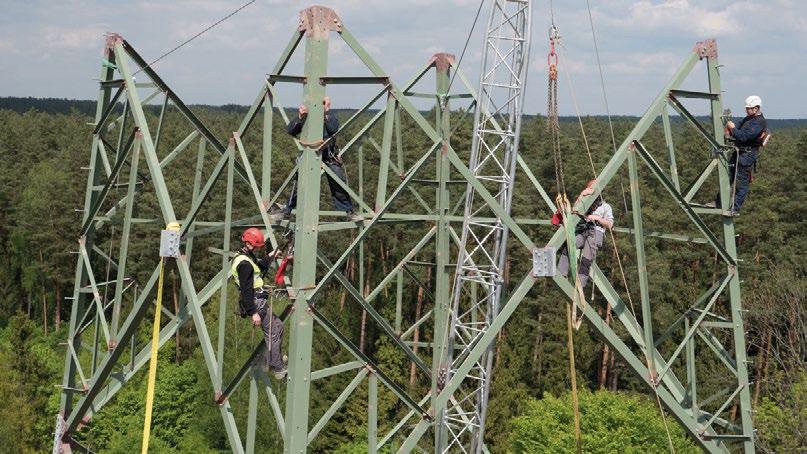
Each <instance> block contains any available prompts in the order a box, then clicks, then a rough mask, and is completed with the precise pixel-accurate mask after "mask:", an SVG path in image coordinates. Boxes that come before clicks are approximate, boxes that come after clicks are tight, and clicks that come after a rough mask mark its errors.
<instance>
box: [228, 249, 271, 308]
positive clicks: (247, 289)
mask: <svg viewBox="0 0 807 454" xmlns="http://www.w3.org/2000/svg"><path fill="white" fill-rule="evenodd" d="M239 253H240V254H244V255H246V256H248V257H249V258H250V259H252V260H253V261H254V262H255V263H256V264H257V265H258V268H260V269H261V272H266V270H268V269H269V264H270V263H271V259H269V258H262V259H260V260H259V259H257V258H256V257H255V254H253V253H252V252H250V251H245V250H244V249H242V250H241V251H239ZM236 271H238V290H239V292H240V297H239V298H238V304H239V305H240V306H241V314H242V315H243V316H252V315H253V314H254V313H255V312H257V311H258V308H257V306H255V289H253V288H252V283H253V281H254V276H253V275H252V274H253V270H252V265H251V264H250V263H249V262H248V261H246V260H244V261H243V262H241V263H239V264H238V267H237V268H236Z"/></svg>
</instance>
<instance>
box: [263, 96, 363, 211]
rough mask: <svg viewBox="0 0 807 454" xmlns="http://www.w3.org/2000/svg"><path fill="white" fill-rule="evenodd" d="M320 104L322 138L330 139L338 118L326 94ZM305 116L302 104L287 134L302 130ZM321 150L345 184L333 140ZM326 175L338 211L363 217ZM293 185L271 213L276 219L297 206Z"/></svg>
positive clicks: (336, 128) (331, 168) (306, 111)
mask: <svg viewBox="0 0 807 454" xmlns="http://www.w3.org/2000/svg"><path fill="white" fill-rule="evenodd" d="M322 104H323V105H324V106H325V124H324V127H323V131H322V139H323V140H324V141H327V140H328V139H331V137H333V135H334V134H336V132H337V131H338V130H339V119H337V118H336V115H333V114H331V113H330V109H331V100H330V98H328V97H327V96H326V97H325V98H324V99H323V101H322ZM307 118H308V110H307V109H306V107H305V106H304V105H302V106H300V108H299V109H298V115H297V118H295V119H293V120H292V121H291V122H289V126H288V127H287V128H286V131H287V132H288V133H289V135H292V136H294V137H297V136H298V135H299V134H300V132H302V130H303V125H304V124H305V121H306V119H307ZM321 151H322V162H323V163H324V164H325V165H326V166H328V168H329V169H330V170H331V172H333V174H334V175H336V176H337V177H338V178H339V179H340V180H342V181H343V182H344V183H345V184H347V175H346V174H345V169H344V167H343V165H342V158H341V157H340V156H339V147H337V146H336V142H335V140H330V141H329V142H328V144H327V145H326V146H325V148H323V149H322V150H321ZM326 176H327V177H328V187H329V188H330V190H331V198H332V199H333V205H334V207H335V208H336V209H337V210H339V211H344V212H345V213H346V214H347V218H348V220H350V221H354V222H356V221H361V220H362V219H363V218H362V217H361V216H359V215H356V214H355V213H354V212H353V203H352V202H351V200H350V196H349V195H348V193H347V192H346V191H345V190H344V189H342V187H341V186H339V183H337V182H336V180H334V179H333V178H332V177H331V176H330V175H326ZM294 185H295V187H294V188H293V189H292V192H291V197H289V202H288V203H287V204H286V205H285V206H282V207H281V208H280V210H279V211H277V212H275V213H273V217H275V218H276V219H283V218H285V217H286V216H288V215H289V214H291V211H292V210H293V209H294V208H295V207H296V206H297V182H295V184H294Z"/></svg>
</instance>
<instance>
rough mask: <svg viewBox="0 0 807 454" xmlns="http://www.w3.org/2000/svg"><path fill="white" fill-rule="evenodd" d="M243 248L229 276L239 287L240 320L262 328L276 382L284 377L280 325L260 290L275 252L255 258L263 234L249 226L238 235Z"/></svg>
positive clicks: (261, 243)
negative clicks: (249, 319) (248, 320)
mask: <svg viewBox="0 0 807 454" xmlns="http://www.w3.org/2000/svg"><path fill="white" fill-rule="evenodd" d="M241 242H242V246H241V249H239V250H238V252H237V254H236V256H235V259H233V263H232V267H231V274H232V276H233V279H235V284H236V285H237V286H238V289H239V292H240V297H239V299H238V304H239V307H240V314H241V316H242V317H244V318H246V317H250V318H251V319H252V324H253V325H256V326H257V325H261V328H262V329H263V337H264V341H265V342H266V365H267V367H268V369H269V370H270V371H272V372H274V374H275V378H277V379H278V380H280V379H282V378H283V377H285V376H286V365H285V363H284V362H283V354H282V353H281V351H280V349H281V345H282V343H283V322H282V321H281V320H280V319H279V318H278V317H277V316H276V315H275V314H273V313H272V311H271V309H270V308H269V307H267V299H268V296H269V294H268V293H267V292H266V291H265V290H264V289H263V277H262V275H263V274H264V272H265V271H266V270H267V269H269V266H270V265H271V263H272V260H273V259H274V258H275V256H276V255H277V251H275V252H272V253H270V254H267V255H266V256H265V257H264V258H262V259H258V258H257V256H256V251H258V250H260V249H262V248H263V247H264V245H265V243H266V242H265V241H264V236H263V233H262V232H261V231H260V230H258V229H256V228H254V227H252V228H248V229H246V230H245V231H244V233H243V234H242V235H241Z"/></svg>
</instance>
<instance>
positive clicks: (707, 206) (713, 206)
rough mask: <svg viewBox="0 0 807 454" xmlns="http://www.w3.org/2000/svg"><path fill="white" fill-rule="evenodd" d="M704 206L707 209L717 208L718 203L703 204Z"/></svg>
mask: <svg viewBox="0 0 807 454" xmlns="http://www.w3.org/2000/svg"><path fill="white" fill-rule="evenodd" d="M703 206H704V207H706V208H717V203H715V202H706V203H704V204H703Z"/></svg>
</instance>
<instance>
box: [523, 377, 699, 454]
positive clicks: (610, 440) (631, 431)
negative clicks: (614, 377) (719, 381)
mask: <svg viewBox="0 0 807 454" xmlns="http://www.w3.org/2000/svg"><path fill="white" fill-rule="evenodd" d="M579 398H580V430H581V432H582V446H583V452H586V453H603V454H604V453H615V452H619V453H644V452H668V451H669V450H670V448H669V441H668V439H667V436H666V431H665V429H664V421H663V420H662V418H661V416H660V415H659V409H658V407H656V406H655V404H654V402H652V401H651V400H650V399H648V398H646V397H644V396H640V395H636V394H630V393H614V392H610V391H598V392H595V393H591V392H588V391H583V392H581V393H579ZM526 407H527V408H526V411H525V412H524V414H522V415H521V416H518V417H516V418H514V419H513V420H512V421H511V432H510V436H509V439H508V441H509V445H508V446H509V449H508V452H511V453H525V454H526V453H534V454H537V453H560V452H575V435H574V414H573V412H572V397H571V393H566V394H564V395H563V396H561V397H560V398H557V397H554V396H552V395H550V394H545V395H544V396H543V398H542V399H540V400H536V399H530V400H529V401H528V402H527V404H526ZM667 419H668V421H667V424H668V426H669V429H670V438H671V439H672V444H673V449H674V451H675V452H678V453H692V454H695V453H698V452H700V451H699V449H698V448H697V447H696V446H695V445H694V444H693V442H692V441H690V440H689V439H688V438H687V437H686V436H685V435H684V433H683V431H682V430H681V428H680V427H679V426H678V425H677V424H675V423H674V422H673V421H672V420H671V418H670V417H669V416H668V417H667Z"/></svg>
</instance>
